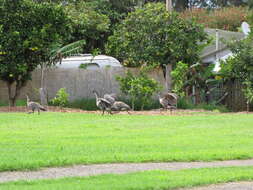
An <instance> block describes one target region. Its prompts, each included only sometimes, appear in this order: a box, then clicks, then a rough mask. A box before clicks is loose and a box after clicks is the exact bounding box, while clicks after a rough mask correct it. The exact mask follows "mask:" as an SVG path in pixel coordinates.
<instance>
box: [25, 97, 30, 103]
mask: <svg viewBox="0 0 253 190" xmlns="http://www.w3.org/2000/svg"><path fill="white" fill-rule="evenodd" d="M26 102H27V104H28V103H29V102H30V99H29V97H28V96H26Z"/></svg>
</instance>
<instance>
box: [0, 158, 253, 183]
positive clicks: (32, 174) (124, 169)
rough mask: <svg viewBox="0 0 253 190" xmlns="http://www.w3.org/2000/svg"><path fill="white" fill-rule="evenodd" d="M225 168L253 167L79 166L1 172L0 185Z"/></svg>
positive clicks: (187, 164) (194, 164)
mask: <svg viewBox="0 0 253 190" xmlns="http://www.w3.org/2000/svg"><path fill="white" fill-rule="evenodd" d="M223 166H224V167H225V166H253V159H251V160H230V161H215V162H169V163H136V164H134V163H123V164H96V165H77V166H70V167H61V168H45V169H42V170H39V171H25V172H22V171H18V172H0V183H3V182H8V181H17V180H35V179H56V178H63V177H74V176H92V175H99V174H109V173H111V174H124V173H130V172H137V171H146V170H181V169H190V168H207V167H223Z"/></svg>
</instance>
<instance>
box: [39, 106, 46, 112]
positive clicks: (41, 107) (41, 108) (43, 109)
mask: <svg viewBox="0 0 253 190" xmlns="http://www.w3.org/2000/svg"><path fill="white" fill-rule="evenodd" d="M39 108H40V110H42V111H47V109H46V108H44V107H43V106H42V105H39Z"/></svg>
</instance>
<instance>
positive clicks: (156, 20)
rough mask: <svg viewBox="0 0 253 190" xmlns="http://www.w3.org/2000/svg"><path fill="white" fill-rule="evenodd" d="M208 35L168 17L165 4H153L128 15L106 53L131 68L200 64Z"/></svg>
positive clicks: (200, 29) (195, 25)
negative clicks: (180, 63)
mask: <svg viewBox="0 0 253 190" xmlns="http://www.w3.org/2000/svg"><path fill="white" fill-rule="evenodd" d="M206 39H207V35H206V33H205V32H204V30H203V27H202V26H200V25H198V24H196V23H195V22H193V21H190V20H187V21H186V20H184V19H181V18H180V17H179V16H178V15H177V14H176V13H173V14H169V13H168V12H167V11H166V10H165V6H164V4H162V3H150V4H147V5H145V6H144V7H143V8H137V9H136V10H135V11H133V12H131V13H129V14H128V16H127V17H126V19H125V20H124V21H122V22H121V23H120V24H119V25H118V26H117V28H116V30H115V32H114V34H113V35H112V36H110V37H109V39H108V43H107V45H106V52H107V53H108V54H110V55H113V56H115V57H117V58H118V59H119V60H121V61H122V62H123V64H124V65H125V66H128V67H138V66H140V65H143V64H145V65H149V64H151V65H153V64H156V65H161V66H163V65H164V64H168V63H176V62H178V61H183V62H184V63H187V64H193V63H196V62H197V61H198V60H199V52H200V50H202V48H203V46H204V45H205V43H202V45H199V44H200V42H204V41H205V40H206Z"/></svg>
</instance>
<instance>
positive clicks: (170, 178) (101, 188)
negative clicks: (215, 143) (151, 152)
mask: <svg viewBox="0 0 253 190" xmlns="http://www.w3.org/2000/svg"><path fill="white" fill-rule="evenodd" d="M236 181H253V167H230V168H202V169H189V170H179V171H146V172H137V173H131V174H123V175H115V174H114V175H113V174H108V175H100V176H92V177H75V178H63V179H57V180H37V181H30V182H28V181H20V182H10V183H3V184H0V189H1V190H34V189H36V190H51V189H54V190H83V189H92V190H108V189H110V190H129V189H131V190H151V189H154V190H155V189H157V190H158V189H161V190H162V189H164V190H165V189H166V190H171V189H176V188H180V187H194V186H202V185H208V184H218V183H226V182H236Z"/></svg>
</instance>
